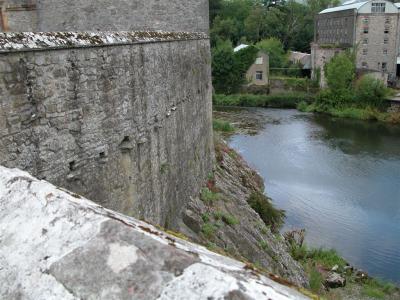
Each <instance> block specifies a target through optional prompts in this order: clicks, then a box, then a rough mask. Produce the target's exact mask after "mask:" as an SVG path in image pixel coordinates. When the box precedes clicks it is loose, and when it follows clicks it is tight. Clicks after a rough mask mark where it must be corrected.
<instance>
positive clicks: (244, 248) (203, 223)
mask: <svg viewBox="0 0 400 300" xmlns="http://www.w3.org/2000/svg"><path fill="white" fill-rule="evenodd" d="M215 143H216V155H217V160H218V164H217V167H216V171H215V178H214V179H213V180H211V181H209V183H208V184H207V186H208V188H209V189H211V190H214V191H215V192H216V193H218V196H219V197H218V200H216V201H213V203H212V204H211V203H205V202H204V201H201V199H200V198H196V199H193V200H192V201H191V203H190V204H189V205H188V207H187V209H186V210H185V211H184V213H183V217H182V219H183V223H182V225H181V228H180V229H179V231H181V232H184V233H185V234H186V235H188V236H189V237H191V238H192V239H193V240H195V241H197V242H202V243H208V245H209V246H210V247H217V248H219V249H222V250H224V251H225V252H227V253H229V254H230V255H232V256H234V257H237V258H244V259H245V260H247V261H251V262H252V263H254V264H255V265H256V266H259V267H261V268H264V269H266V270H268V271H269V272H273V273H275V274H277V275H280V276H281V277H283V278H286V279H288V280H289V281H291V282H293V283H294V284H296V285H299V286H308V279H307V276H306V275H305V272H304V270H303V268H302V267H301V266H300V264H299V263H298V262H296V261H295V260H294V259H293V258H292V257H291V255H290V254H289V252H288V248H287V244H286V243H285V240H284V238H283V237H282V236H281V235H280V234H277V233H273V232H271V229H270V228H269V227H267V226H266V225H265V223H264V222H263V220H262V219H261V218H260V216H259V215H258V214H257V213H256V212H255V211H254V210H253V209H252V208H251V207H250V205H249V204H248V202H247V200H248V199H249V196H250V195H251V194H252V193H253V192H261V193H262V191H263V189H264V185H263V180H262V178H261V177H260V176H259V175H258V174H257V172H256V171H254V170H253V169H251V168H250V167H249V166H248V165H247V164H246V162H245V161H244V160H243V159H242V158H241V157H240V156H239V155H238V154H237V153H236V152H234V151H233V150H232V149H230V148H229V147H228V146H227V145H226V144H225V143H223V142H221V140H216V141H215ZM220 216H222V217H223V216H230V218H231V219H232V220H237V222H236V224H229V222H224V220H221V217H220ZM227 223H228V224H227ZM199 228H203V229H205V230H206V231H205V233H206V234H200V235H199V234H198V231H199ZM203 231H204V230H203Z"/></svg>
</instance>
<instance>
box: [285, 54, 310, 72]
mask: <svg viewBox="0 0 400 300" xmlns="http://www.w3.org/2000/svg"><path fill="white" fill-rule="evenodd" d="M289 60H290V61H291V62H300V63H301V64H302V65H303V69H310V68H311V54H308V53H303V52H298V51H290V52H289Z"/></svg>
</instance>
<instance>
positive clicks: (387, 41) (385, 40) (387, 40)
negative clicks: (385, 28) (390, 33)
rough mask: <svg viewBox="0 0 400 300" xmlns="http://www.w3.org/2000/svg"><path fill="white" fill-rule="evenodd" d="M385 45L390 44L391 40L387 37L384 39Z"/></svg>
mask: <svg viewBox="0 0 400 300" xmlns="http://www.w3.org/2000/svg"><path fill="white" fill-rule="evenodd" d="M383 43H384V44H386V45H387V44H389V38H387V37H385V38H383Z"/></svg>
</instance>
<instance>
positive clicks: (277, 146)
mask: <svg viewBox="0 0 400 300" xmlns="http://www.w3.org/2000/svg"><path fill="white" fill-rule="evenodd" d="M254 110H255V111H256V112H257V114H260V113H261V114H263V115H264V116H265V118H266V121H267V122H266V125H265V128H264V129H262V130H261V131H260V132H259V133H258V134H257V135H255V136H246V135H240V134H239V135H235V136H233V137H232V138H231V141H230V144H231V146H232V147H234V148H235V149H237V150H238V151H239V152H241V153H242V155H243V156H244V157H245V158H246V160H247V161H249V162H250V164H252V166H253V167H255V168H256V169H258V170H259V171H260V173H261V174H262V175H263V176H264V178H265V181H266V187H267V188H266V190H267V193H268V195H269V196H271V197H272V198H273V199H274V200H275V203H276V205H277V206H278V207H280V208H283V209H285V210H286V211H287V222H286V223H287V224H286V229H288V228H306V229H307V239H308V242H309V243H310V244H312V245H314V246H324V247H334V248H336V249H337V250H338V251H339V252H340V253H341V254H342V255H343V256H344V257H345V258H347V259H348V260H349V261H350V262H352V263H353V264H355V265H357V266H358V267H361V268H363V269H365V270H367V271H368V272H370V273H371V274H372V275H375V276H380V277H383V278H386V279H390V280H393V281H396V282H399V283H400V127H395V126H392V127H391V126H387V125H385V124H380V123H370V122H362V121H354V120H346V119H338V118H329V117H327V116H321V115H319V116H314V115H311V114H304V113H299V112H297V111H295V110H273V109H254Z"/></svg>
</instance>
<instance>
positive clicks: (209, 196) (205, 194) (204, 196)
mask: <svg viewBox="0 0 400 300" xmlns="http://www.w3.org/2000/svg"><path fill="white" fill-rule="evenodd" d="M219 198H220V195H219V194H218V193H215V192H213V191H211V190H210V189H209V188H203V189H202V190H201V193H200V199H201V200H202V201H203V202H204V203H206V204H207V205H213V203H214V202H215V201H218V200H219Z"/></svg>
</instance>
